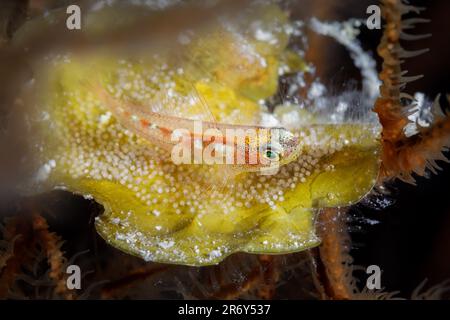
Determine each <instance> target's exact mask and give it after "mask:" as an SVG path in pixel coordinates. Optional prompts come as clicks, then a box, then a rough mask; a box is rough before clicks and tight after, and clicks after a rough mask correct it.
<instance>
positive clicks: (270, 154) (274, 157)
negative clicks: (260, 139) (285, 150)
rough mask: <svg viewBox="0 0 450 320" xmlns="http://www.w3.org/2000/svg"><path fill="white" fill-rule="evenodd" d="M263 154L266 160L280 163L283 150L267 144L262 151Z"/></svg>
mask: <svg viewBox="0 0 450 320" xmlns="http://www.w3.org/2000/svg"><path fill="white" fill-rule="evenodd" d="M261 151H262V152H261V154H262V156H263V157H264V158H266V159H267V160H269V161H271V162H275V161H280V158H281V149H280V148H278V147H277V146H275V145H272V144H267V145H265V146H263V148H262V149H261Z"/></svg>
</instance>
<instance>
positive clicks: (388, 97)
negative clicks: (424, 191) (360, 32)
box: [374, 0, 450, 183]
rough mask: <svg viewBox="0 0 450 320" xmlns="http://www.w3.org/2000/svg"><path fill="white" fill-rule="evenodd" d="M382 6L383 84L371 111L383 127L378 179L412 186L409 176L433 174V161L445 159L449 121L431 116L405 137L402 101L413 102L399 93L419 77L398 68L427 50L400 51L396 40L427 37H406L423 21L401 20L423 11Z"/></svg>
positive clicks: (391, 3)
mask: <svg viewBox="0 0 450 320" xmlns="http://www.w3.org/2000/svg"><path fill="white" fill-rule="evenodd" d="M382 4H383V10H382V12H383V17H384V19H385V20H386V27H385V30H384V34H383V37H382V40H381V43H380V46H379V47H378V54H379V55H380V56H381V57H382V58H383V67H382V71H381V73H380V78H381V80H382V83H383V84H382V86H381V88H380V94H381V96H380V98H379V99H378V100H377V102H376V104H375V109H374V111H375V112H376V113H378V116H379V118H380V122H381V124H382V126H383V133H382V144H383V156H382V158H383V159H382V160H383V162H382V168H381V178H383V179H389V178H400V179H402V180H404V181H407V182H411V183H414V178H413V177H412V174H413V173H416V174H419V175H424V174H425V172H426V169H431V170H432V171H434V170H435V169H436V168H439V167H438V166H437V165H436V163H435V161H436V160H446V158H445V157H444V156H443V155H442V151H443V150H445V149H446V148H447V147H448V146H449V145H450V118H449V117H448V116H435V119H434V123H433V124H432V125H431V126H430V127H428V128H422V129H421V130H420V132H419V133H418V134H417V135H415V136H413V137H410V138H408V137H406V136H405V133H404V132H405V131H404V129H405V126H406V125H407V124H408V123H409V120H408V111H409V110H410V109H411V105H405V104H404V103H403V102H402V100H403V99H406V100H411V101H414V100H413V98H412V97H411V96H409V95H408V94H406V93H404V92H402V90H403V89H404V87H405V85H406V84H407V83H408V82H411V81H414V80H417V79H419V78H421V76H418V77H405V74H406V72H404V71H402V68H401V65H402V63H403V59H406V58H411V57H414V56H417V55H420V54H422V53H425V52H427V51H428V50H427V49H425V50H419V51H414V52H410V51H406V50H404V49H403V48H402V46H401V43H400V40H406V41H408V40H418V39H422V38H424V37H426V36H427V35H424V36H421V35H410V34H407V33H406V32H405V30H406V29H411V28H412V27H413V26H414V25H415V24H416V23H422V22H427V20H424V19H418V18H411V19H406V20H404V19H403V17H404V15H406V14H409V13H416V14H419V13H420V12H421V11H422V10H423V9H421V8H417V7H413V6H410V5H407V4H406V3H405V1H403V0H382ZM413 104H414V102H413ZM434 108H435V110H439V109H440V106H439V104H438V103H436V104H435V106H434ZM435 113H437V112H435Z"/></svg>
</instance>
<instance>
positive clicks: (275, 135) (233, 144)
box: [96, 87, 299, 172]
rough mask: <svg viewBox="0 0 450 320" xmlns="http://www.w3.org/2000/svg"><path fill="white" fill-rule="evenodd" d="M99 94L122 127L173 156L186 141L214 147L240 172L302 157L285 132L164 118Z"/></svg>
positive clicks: (294, 140)
mask: <svg viewBox="0 0 450 320" xmlns="http://www.w3.org/2000/svg"><path fill="white" fill-rule="evenodd" d="M96 91H97V94H98V97H99V98H100V99H101V101H102V102H103V103H104V104H105V106H107V108H109V110H110V111H111V113H112V114H113V115H114V116H115V117H116V119H117V120H118V122H119V123H120V124H121V125H122V126H124V127H125V128H126V129H128V130H130V131H131V132H133V133H135V134H136V135H137V136H139V137H141V138H142V139H144V140H146V141H149V142H150V143H153V144H156V145H158V146H159V147H161V148H163V149H165V150H167V151H169V152H171V151H172V150H173V148H174V147H175V146H176V145H178V144H179V143H180V141H186V142H187V143H189V145H190V146H192V145H193V146H194V148H195V147H197V148H205V147H207V145H209V144H210V143H213V144H214V150H216V151H214V152H219V151H221V152H222V153H223V154H227V155H228V154H231V155H233V158H232V159H227V160H231V161H224V164H227V165H230V166H232V167H233V169H235V170H237V171H238V172H257V171H264V170H265V169H267V168H274V167H279V166H282V165H285V164H288V163H290V162H292V161H294V160H295V159H296V158H297V157H298V154H299V139H298V137H296V136H295V135H294V134H292V133H291V132H289V131H288V130H286V129H284V128H279V127H278V128H277V127H275V128H269V127H262V126H247V125H234V124H224V123H217V122H212V121H200V120H192V119H186V118H181V117H176V116H171V115H164V114H161V113H157V112H152V111H150V110H148V108H145V106H142V105H137V104H134V103H131V102H119V101H118V100H117V99H114V98H113V97H112V96H111V95H110V94H109V93H108V92H107V91H106V90H104V89H103V88H100V87H97V90H96ZM199 128H201V129H200V130H199ZM216 132H218V134H215V133H216ZM230 137H231V138H230ZM205 143H206V146H205ZM230 148H231V149H230ZM227 152H228V153H227Z"/></svg>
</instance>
